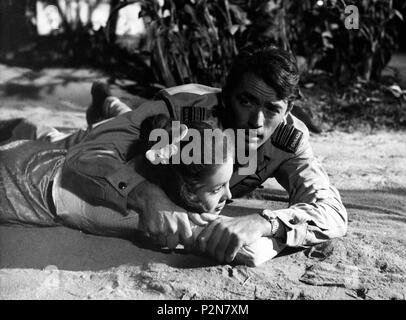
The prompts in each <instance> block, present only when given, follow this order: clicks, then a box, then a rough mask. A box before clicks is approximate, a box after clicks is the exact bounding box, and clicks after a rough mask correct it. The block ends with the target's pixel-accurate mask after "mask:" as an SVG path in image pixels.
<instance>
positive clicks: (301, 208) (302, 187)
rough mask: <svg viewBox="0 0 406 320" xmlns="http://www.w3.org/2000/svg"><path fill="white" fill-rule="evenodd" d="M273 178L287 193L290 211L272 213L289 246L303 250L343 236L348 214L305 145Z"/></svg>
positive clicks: (309, 149)
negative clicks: (282, 227) (281, 223)
mask: <svg viewBox="0 0 406 320" xmlns="http://www.w3.org/2000/svg"><path fill="white" fill-rule="evenodd" d="M274 176H275V178H276V179H277V181H278V182H279V183H280V184H281V185H282V186H283V187H284V188H285V189H286V190H287V191H288V192H289V208H287V209H281V210H276V211H273V213H274V214H275V215H276V216H277V217H278V218H279V219H280V220H281V221H282V222H283V223H284V225H285V227H286V230H287V234H286V244H287V245H288V246H291V247H298V246H305V247H306V246H311V245H315V244H318V243H320V242H323V241H326V240H329V239H331V238H336V237H341V236H343V235H345V233H346V231H347V223H348V222H347V221H348V219H347V211H346V209H345V207H344V205H343V203H342V201H341V197H340V194H339V192H338V190H337V189H336V188H334V187H333V186H332V185H331V184H330V181H329V178H328V176H327V173H326V172H325V170H324V169H323V168H322V166H321V164H320V162H319V161H318V160H317V159H316V158H315V157H314V156H313V151H312V149H311V147H310V145H309V143H308V141H304V143H303V145H302V146H301V148H300V151H299V152H298V153H297V154H295V155H293V156H292V157H291V158H289V159H287V160H285V161H284V162H283V163H282V164H281V165H280V166H279V168H278V169H277V170H276V171H275V173H274Z"/></svg>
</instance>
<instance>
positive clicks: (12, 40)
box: [0, 0, 35, 54]
mask: <svg viewBox="0 0 406 320" xmlns="http://www.w3.org/2000/svg"><path fill="white" fill-rule="evenodd" d="M32 4H33V1H32V0H22V1H21V0H20V1H6V0H2V1H0V53H1V54H5V53H7V52H10V51H12V50H15V49H16V48H18V47H19V46H20V45H24V44H26V43H27V40H29V39H30V37H31V36H32V34H33V32H32V31H33V30H32V25H31V24H30V22H29V21H28V20H27V17H26V10H27V8H28V5H30V8H32ZM34 4H35V3H34Z"/></svg>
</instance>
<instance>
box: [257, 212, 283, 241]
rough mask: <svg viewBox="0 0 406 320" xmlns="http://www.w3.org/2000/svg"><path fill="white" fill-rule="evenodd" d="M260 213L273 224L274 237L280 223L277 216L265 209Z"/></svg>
mask: <svg viewBox="0 0 406 320" xmlns="http://www.w3.org/2000/svg"><path fill="white" fill-rule="evenodd" d="M258 214H259V215H260V216H261V217H262V218H264V219H265V220H266V221H268V222H269V223H270V224H271V237H274V236H275V235H276V232H277V231H278V229H279V225H280V223H279V220H278V218H276V217H275V216H270V215H269V214H266V213H265V212H264V211H262V212H259V213H258Z"/></svg>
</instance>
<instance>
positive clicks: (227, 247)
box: [197, 214, 272, 263]
mask: <svg viewBox="0 0 406 320" xmlns="http://www.w3.org/2000/svg"><path fill="white" fill-rule="evenodd" d="M271 232H272V228H271V224H270V223H269V222H268V221H266V220H265V219H264V218H262V217H261V216H260V215H258V214H253V215H248V216H243V217H226V216H220V217H219V219H216V220H214V221H213V222H211V223H210V224H209V225H208V226H207V227H206V228H205V229H203V231H202V232H201V233H200V234H199V236H198V237H197V244H198V248H199V250H201V251H203V252H207V253H208V254H210V255H211V256H212V257H214V258H216V259H217V260H218V261H219V262H226V263H229V262H231V261H233V260H234V258H235V256H236V254H237V252H238V250H240V248H241V247H242V246H244V245H249V244H252V243H253V242H255V241H257V240H258V239H260V238H261V237H264V236H268V235H270V234H271Z"/></svg>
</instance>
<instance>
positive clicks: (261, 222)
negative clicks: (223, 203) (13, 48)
mask: <svg viewBox="0 0 406 320" xmlns="http://www.w3.org/2000/svg"><path fill="white" fill-rule="evenodd" d="M143 183H147V184H148V182H143ZM146 187H147V188H139V190H142V191H140V192H138V193H137V194H134V195H132V196H134V197H137V201H136V203H137V205H136V206H135V205H134V207H137V208H136V209H138V210H140V211H141V212H140V213H141V216H140V229H141V230H143V231H145V232H147V233H148V235H149V236H150V238H151V239H153V241H154V242H155V243H156V244H157V245H159V246H162V247H163V246H166V247H168V248H170V249H174V248H175V247H176V246H177V245H178V244H183V245H184V247H185V249H186V250H189V251H190V250H193V249H197V250H199V251H201V252H204V253H207V254H209V255H210V256H212V257H213V258H215V259H217V260H218V261H219V262H226V263H229V262H231V261H233V260H234V258H235V256H236V254H237V252H238V251H239V250H240V248H241V247H242V246H244V245H249V244H251V243H253V242H255V241H257V240H258V239H259V238H261V237H264V236H268V235H269V234H270V232H271V226H270V224H269V223H268V222H267V221H266V220H265V219H263V218H262V217H261V216H260V215H258V214H253V215H247V216H242V217H226V216H219V215H216V214H210V213H203V214H197V213H190V212H189V213H188V212H185V210H184V209H182V208H180V207H178V206H176V205H175V204H174V203H173V202H172V201H171V200H169V199H168V197H167V196H166V194H165V193H164V192H163V191H162V190H161V189H160V188H159V187H155V186H154V185H148V186H146ZM130 196H131V195H130ZM191 223H192V225H193V224H194V225H196V226H198V227H200V228H199V229H201V228H202V227H203V229H202V230H201V231H200V232H199V234H198V235H197V237H196V236H195V237H194V236H193V230H192V225H191Z"/></svg>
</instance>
